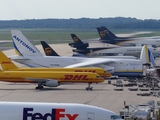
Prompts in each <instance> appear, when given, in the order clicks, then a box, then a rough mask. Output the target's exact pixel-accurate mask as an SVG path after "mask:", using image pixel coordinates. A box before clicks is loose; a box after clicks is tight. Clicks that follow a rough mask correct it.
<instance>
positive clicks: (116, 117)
mask: <svg viewBox="0 0 160 120" xmlns="http://www.w3.org/2000/svg"><path fill="white" fill-rule="evenodd" d="M120 118H121V117H120V116H118V115H111V120H116V119H120Z"/></svg>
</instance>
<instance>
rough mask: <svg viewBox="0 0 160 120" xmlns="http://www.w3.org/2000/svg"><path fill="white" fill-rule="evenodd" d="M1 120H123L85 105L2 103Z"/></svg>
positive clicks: (0, 104)
mask: <svg viewBox="0 0 160 120" xmlns="http://www.w3.org/2000/svg"><path fill="white" fill-rule="evenodd" d="M0 106H1V107H0V111H1V112H0V119H1V120H62V119H63V120H122V118H120V116H118V115H117V114H116V113H114V112H112V111H110V110H107V109H104V108H100V107H96V106H91V105H84V104H75V103H35V102H0Z"/></svg>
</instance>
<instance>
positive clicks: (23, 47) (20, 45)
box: [11, 30, 43, 56]
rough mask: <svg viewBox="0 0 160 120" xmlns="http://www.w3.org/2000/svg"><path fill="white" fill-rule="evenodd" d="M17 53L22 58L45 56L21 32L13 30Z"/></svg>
mask: <svg viewBox="0 0 160 120" xmlns="http://www.w3.org/2000/svg"><path fill="white" fill-rule="evenodd" d="M11 35H12V40H13V45H14V48H15V51H16V53H17V54H18V55H21V56H43V54H42V53H41V52H40V51H39V50H38V49H37V48H36V47H35V46H34V45H33V44H32V43H31V42H30V41H29V40H28V39H27V38H26V37H25V36H24V35H23V34H22V32H21V31H19V30H11Z"/></svg>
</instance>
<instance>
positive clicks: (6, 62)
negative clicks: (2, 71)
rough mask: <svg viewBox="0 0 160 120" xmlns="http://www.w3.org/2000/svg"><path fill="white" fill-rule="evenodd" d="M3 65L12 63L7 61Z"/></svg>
mask: <svg viewBox="0 0 160 120" xmlns="http://www.w3.org/2000/svg"><path fill="white" fill-rule="evenodd" d="M1 64H11V62H8V61H5V62H2V63H1Z"/></svg>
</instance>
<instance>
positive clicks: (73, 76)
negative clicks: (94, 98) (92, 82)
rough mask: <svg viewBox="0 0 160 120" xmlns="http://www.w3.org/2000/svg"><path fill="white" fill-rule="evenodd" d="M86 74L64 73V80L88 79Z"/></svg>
mask: <svg viewBox="0 0 160 120" xmlns="http://www.w3.org/2000/svg"><path fill="white" fill-rule="evenodd" d="M87 76H88V75H65V78H64V80H89V78H87Z"/></svg>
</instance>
